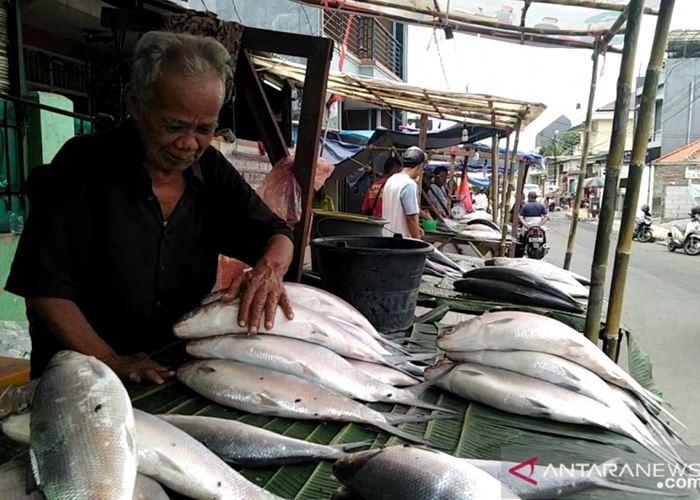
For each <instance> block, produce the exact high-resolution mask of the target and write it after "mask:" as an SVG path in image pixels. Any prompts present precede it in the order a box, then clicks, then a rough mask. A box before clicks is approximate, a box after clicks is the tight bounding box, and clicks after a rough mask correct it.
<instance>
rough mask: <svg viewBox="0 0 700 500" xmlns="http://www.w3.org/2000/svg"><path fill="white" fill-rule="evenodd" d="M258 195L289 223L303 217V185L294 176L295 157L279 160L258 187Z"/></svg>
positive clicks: (291, 223) (292, 223)
mask: <svg viewBox="0 0 700 500" xmlns="http://www.w3.org/2000/svg"><path fill="white" fill-rule="evenodd" d="M258 195H260V198H262V199H263V201H264V202H265V203H266V204H267V206H268V207H270V210H272V211H273V212H274V213H276V214H277V215H278V216H279V217H280V218H281V219H282V220H284V221H286V222H287V224H289V225H290V226H293V225H294V224H296V223H297V222H299V220H300V219H301V186H299V183H298V182H297V179H296V177H294V157H293V156H287V157H285V158H282V159H281V160H279V161H278V162H277V163H276V164H275V166H274V167H272V170H270V172H269V173H268V174H267V175H266V176H265V178H264V179H263V181H262V184H260V186H259V187H258Z"/></svg>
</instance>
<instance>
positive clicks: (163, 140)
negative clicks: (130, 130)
mask: <svg viewBox="0 0 700 500" xmlns="http://www.w3.org/2000/svg"><path fill="white" fill-rule="evenodd" d="M224 92H225V90H224V85H223V82H222V81H221V78H220V77H219V75H218V74H217V73H216V72H213V71H212V72H210V73H207V74H205V75H202V76H200V77H197V78H185V77H183V76H180V75H178V74H177V73H176V71H174V70H171V69H169V68H164V71H163V74H162V76H161V77H160V78H159V79H158V80H157V81H156V83H155V85H154V87H153V98H152V99H151V102H150V103H149V104H148V106H147V107H145V109H144V108H142V107H141V106H140V105H139V104H137V103H132V106H131V113H132V115H133V117H134V121H135V122H136V126H137V129H138V131H139V135H140V136H141V141H142V143H143V146H144V150H145V154H146V165H147V167H149V168H151V169H154V170H160V171H163V172H176V171H180V172H181V171H183V170H185V169H186V168H188V167H189V166H190V165H192V163H194V162H195V161H196V160H198V159H199V157H200V156H201V155H202V153H204V150H205V149H206V148H207V146H209V143H210V142H211V140H212V138H213V137H214V132H215V131H216V128H217V126H218V124H217V120H218V118H219V110H220V109H221V106H222V105H223V101H224Z"/></svg>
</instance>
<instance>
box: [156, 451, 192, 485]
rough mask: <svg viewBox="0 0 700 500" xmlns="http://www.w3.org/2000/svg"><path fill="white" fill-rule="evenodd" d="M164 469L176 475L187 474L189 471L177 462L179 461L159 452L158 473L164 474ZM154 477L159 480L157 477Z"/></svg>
mask: <svg viewBox="0 0 700 500" xmlns="http://www.w3.org/2000/svg"><path fill="white" fill-rule="evenodd" d="M164 471H169V472H166V473H169V474H173V475H175V476H176V477H177V476H185V475H187V471H185V470H183V469H182V467H180V466H179V465H178V464H177V462H175V461H173V460H172V459H171V458H170V457H168V456H167V455H164V454H163V453H158V473H159V474H162V472H164ZM154 479H156V480H157V478H154Z"/></svg>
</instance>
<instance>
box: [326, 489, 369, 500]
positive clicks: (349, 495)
mask: <svg viewBox="0 0 700 500" xmlns="http://www.w3.org/2000/svg"><path fill="white" fill-rule="evenodd" d="M331 500H365V499H364V497H363V496H362V495H360V494H359V493H358V492H357V491H356V490H355V489H353V488H351V487H350V486H341V487H340V488H338V489H337V490H335V491H334V492H333V494H332V495H331Z"/></svg>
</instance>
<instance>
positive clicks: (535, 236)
mask: <svg viewBox="0 0 700 500" xmlns="http://www.w3.org/2000/svg"><path fill="white" fill-rule="evenodd" d="M548 252H549V245H547V234H546V233H545V231H544V227H542V226H530V227H529V228H528V229H526V230H523V232H522V233H521V235H520V241H519V242H518V244H517V246H516V248H515V256H516V257H525V256H527V257H528V258H529V259H536V260H541V259H543V258H544V256H545V255H547V253H548Z"/></svg>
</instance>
